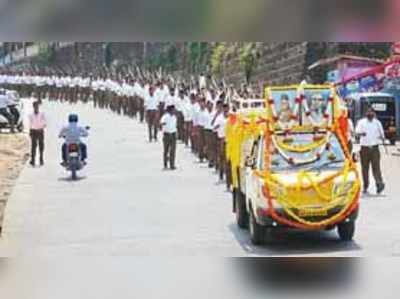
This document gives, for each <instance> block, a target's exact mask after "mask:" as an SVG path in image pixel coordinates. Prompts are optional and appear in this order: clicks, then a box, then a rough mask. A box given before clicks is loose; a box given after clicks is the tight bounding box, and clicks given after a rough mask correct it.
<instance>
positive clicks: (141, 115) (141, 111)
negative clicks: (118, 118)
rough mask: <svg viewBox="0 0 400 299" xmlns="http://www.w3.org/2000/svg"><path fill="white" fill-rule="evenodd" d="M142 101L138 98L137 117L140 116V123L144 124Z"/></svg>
mask: <svg viewBox="0 0 400 299" xmlns="http://www.w3.org/2000/svg"><path fill="white" fill-rule="evenodd" d="M144 112H145V111H144V99H143V98H139V116H140V122H141V123H142V122H144Z"/></svg>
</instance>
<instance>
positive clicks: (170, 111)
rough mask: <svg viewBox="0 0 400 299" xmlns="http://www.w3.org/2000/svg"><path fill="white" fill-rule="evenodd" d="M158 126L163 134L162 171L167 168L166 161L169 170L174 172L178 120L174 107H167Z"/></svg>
mask: <svg viewBox="0 0 400 299" xmlns="http://www.w3.org/2000/svg"><path fill="white" fill-rule="evenodd" d="M160 126H161V129H162V131H163V133H164V136H163V143H164V156H163V157H164V169H167V168H168V161H169V166H170V169H171V170H175V169H176V167H175V155H176V137H177V136H176V134H177V129H178V119H177V117H176V115H175V107H174V106H173V105H170V106H167V113H165V114H164V115H163V116H162V117H161V120H160Z"/></svg>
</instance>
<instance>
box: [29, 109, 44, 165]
mask: <svg viewBox="0 0 400 299" xmlns="http://www.w3.org/2000/svg"><path fill="white" fill-rule="evenodd" d="M46 126H47V122H46V117H45V115H44V113H43V112H40V111H39V102H34V103H33V113H32V114H31V115H29V128H30V131H29V135H30V137H31V161H30V164H31V165H32V166H35V158H36V151H37V148H38V146H39V156H40V165H42V166H43V164H44V160H43V153H44V129H45V128H46Z"/></svg>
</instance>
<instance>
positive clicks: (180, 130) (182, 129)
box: [177, 111, 185, 141]
mask: <svg viewBox="0 0 400 299" xmlns="http://www.w3.org/2000/svg"><path fill="white" fill-rule="evenodd" d="M177 116H178V139H179V140H181V141H184V132H185V121H184V118H183V113H182V112H181V111H178V112H177Z"/></svg>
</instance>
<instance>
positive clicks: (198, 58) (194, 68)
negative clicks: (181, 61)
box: [187, 42, 209, 72]
mask: <svg viewBox="0 0 400 299" xmlns="http://www.w3.org/2000/svg"><path fill="white" fill-rule="evenodd" d="M187 49H188V66H189V69H190V71H191V72H199V71H203V70H204V68H205V64H206V58H207V55H208V52H209V43H207V42H190V43H188V45H187Z"/></svg>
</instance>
